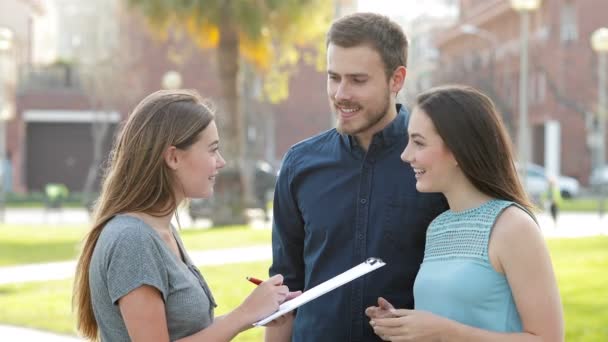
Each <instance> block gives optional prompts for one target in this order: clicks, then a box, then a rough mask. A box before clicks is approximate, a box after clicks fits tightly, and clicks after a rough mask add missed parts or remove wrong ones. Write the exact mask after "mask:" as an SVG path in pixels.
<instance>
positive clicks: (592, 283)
mask: <svg viewBox="0 0 608 342" xmlns="http://www.w3.org/2000/svg"><path fill="white" fill-rule="evenodd" d="M549 249H550V250H551V256H552V258H553V263H554V265H555V268H556V273H557V280H558V283H559V288H560V292H561V295H562V302H563V304H564V310H565V312H564V315H565V322H566V341H608V309H607V308H608V273H606V270H607V269H608V237H606V236H602V237H592V238H580V239H555V240H549Z"/></svg>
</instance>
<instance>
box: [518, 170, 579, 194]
mask: <svg viewBox="0 0 608 342" xmlns="http://www.w3.org/2000/svg"><path fill="white" fill-rule="evenodd" d="M518 169H519V167H518ZM526 170H527V171H526V182H525V184H524V186H525V188H526V190H527V191H528V195H529V196H530V197H532V198H533V199H536V200H538V199H540V198H541V197H542V194H543V193H544V192H546V191H547V188H548V187H549V179H548V178H547V172H546V171H545V168H544V167H542V166H540V165H537V164H532V163H530V164H528V165H527V168H526ZM557 184H558V185H559V189H560V192H561V194H562V197H564V198H572V197H576V196H578V194H579V192H580V183H579V181H578V180H576V178H573V177H568V176H564V175H560V176H559V177H558V178H557Z"/></svg>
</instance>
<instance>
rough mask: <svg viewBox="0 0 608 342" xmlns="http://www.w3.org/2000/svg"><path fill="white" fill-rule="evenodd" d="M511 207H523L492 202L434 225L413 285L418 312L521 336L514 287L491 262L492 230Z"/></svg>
mask: <svg viewBox="0 0 608 342" xmlns="http://www.w3.org/2000/svg"><path fill="white" fill-rule="evenodd" d="M511 205H516V206H518V207H520V206H519V205H517V204H515V203H513V202H508V201H502V200H490V201H488V202H486V203H484V204H482V205H481V206H479V207H477V208H473V209H469V210H465V211H462V212H452V211H449V210H448V211H446V212H444V213H443V214H441V215H439V216H438V217H437V218H436V219H435V220H434V221H433V222H432V223H431V224H430V226H429V228H428V231H427V235H426V246H425V251H424V260H423V262H422V265H421V267H420V271H419V272H418V276H417V277H416V281H415V283H414V302H415V308H416V310H423V311H428V312H432V313H434V314H436V315H439V316H442V317H446V318H449V319H451V320H454V321H457V322H460V323H462V324H466V325H469V326H472V327H477V328H481V329H485V330H490V331H496V332H521V331H522V324H521V319H520V316H519V313H518V312H517V308H516V306H515V302H514V301H513V294H512V292H511V288H510V287H509V283H508V282H507V279H506V277H505V276H504V274H500V273H498V272H496V271H495V270H494V268H493V267H492V265H491V264H490V260H489V257H488V242H489V238H490V233H491V231H492V227H493V226H494V223H495V222H496V219H497V217H498V216H499V215H500V213H502V212H503V210H505V209H506V208H508V207H509V206H511ZM520 208H521V207H520ZM522 209H523V208H522ZM524 210H525V209H524ZM526 212H527V211H526Z"/></svg>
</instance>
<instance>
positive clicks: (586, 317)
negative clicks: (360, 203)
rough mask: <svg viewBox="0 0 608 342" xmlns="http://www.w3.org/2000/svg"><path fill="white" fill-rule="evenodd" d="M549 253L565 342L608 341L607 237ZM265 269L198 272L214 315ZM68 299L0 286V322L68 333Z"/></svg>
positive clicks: (57, 285)
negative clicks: (207, 289) (213, 304)
mask: <svg viewBox="0 0 608 342" xmlns="http://www.w3.org/2000/svg"><path fill="white" fill-rule="evenodd" d="M267 233H268V232H266V234H267ZM193 234H194V233H193ZM228 234H229V235H230V234H232V232H228ZM216 238H218V239H221V236H216ZM549 248H550V250H551V254H552V257H553V262H554V265H555V268H556V272H557V277H558V281H559V287H560V291H561V293H562V300H563V303H564V309H565V320H566V333H567V337H566V341H576V342H579V341H583V342H591V341H598V342H603V341H608V310H607V309H606V308H608V272H606V270H608V237H606V236H603V237H590V238H580V239H554V240H549ZM268 266H269V262H256V263H244V264H235V265H230V267H222V266H213V267H203V268H202V272H203V274H205V277H206V278H207V280H208V282H209V284H210V286H211V288H212V290H213V292H214V295H215V297H216V299H217V301H218V303H219V305H220V306H219V307H218V309H217V313H218V314H222V313H225V312H226V311H228V310H230V309H232V308H234V307H236V306H237V305H238V303H240V302H241V301H242V300H243V299H244V298H245V296H246V295H247V294H248V293H249V292H250V291H251V290H252V285H251V284H250V283H248V282H247V281H245V280H244V277H245V276H246V275H252V276H257V277H261V278H263V277H264V276H265V275H266V272H267V269H268ZM70 296H71V280H65V281H53V282H44V283H28V284H23V285H7V286H0V308H2V310H0V323H7V324H14V325H24V326H31V327H37V328H40V329H46V330H52V331H56V332H62V333H73V328H72V326H73V320H72V317H71V315H70V304H69V303H70ZM261 336H262V329H251V330H249V331H247V332H246V333H244V334H242V335H241V336H240V337H239V338H237V339H236V341H241V342H245V341H247V342H253V341H261Z"/></svg>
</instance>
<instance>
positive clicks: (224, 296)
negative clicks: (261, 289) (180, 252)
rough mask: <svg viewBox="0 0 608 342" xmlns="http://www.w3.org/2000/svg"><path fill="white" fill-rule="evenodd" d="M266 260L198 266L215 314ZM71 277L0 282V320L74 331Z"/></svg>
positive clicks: (245, 341)
mask: <svg viewBox="0 0 608 342" xmlns="http://www.w3.org/2000/svg"><path fill="white" fill-rule="evenodd" d="M269 266H270V265H269V262H255V263H243V264H237V265H230V267H222V266H210V267H201V272H202V273H203V274H204V275H205V278H206V279H207V281H208V282H209V286H210V287H211V289H212V291H213V295H214V297H215V299H216V301H217V303H218V307H217V309H216V314H217V315H222V314H224V313H226V312H228V311H230V310H232V309H234V308H235V307H236V306H238V305H239V304H240V303H241V301H242V300H243V299H245V297H246V296H247V295H248V294H249V293H250V292H251V290H253V286H254V285H253V284H251V283H249V282H248V281H246V280H245V277H246V276H248V275H252V276H256V277H259V278H265V277H266V275H267V274H268V267H269ZM71 293H72V280H71V279H70V280H61V281H50V282H43V283H27V284H19V285H4V286H0V308H2V310H0V323H2V324H11V325H18V326H27V327H33V328H38V329H42V330H50V331H54V332H58V333H63V334H75V329H74V319H73V315H72V313H71V307H70V300H71ZM262 334H263V328H253V329H249V330H248V331H246V332H244V333H243V334H241V335H239V337H238V338H237V339H235V341H240V342H253V341H261V340H262Z"/></svg>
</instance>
